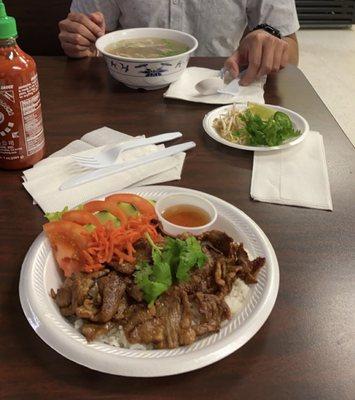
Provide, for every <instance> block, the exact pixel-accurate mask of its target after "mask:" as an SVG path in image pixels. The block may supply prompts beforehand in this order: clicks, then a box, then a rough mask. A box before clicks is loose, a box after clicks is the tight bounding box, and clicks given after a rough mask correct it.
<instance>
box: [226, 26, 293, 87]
mask: <svg viewBox="0 0 355 400" xmlns="http://www.w3.org/2000/svg"><path fill="white" fill-rule="evenodd" d="M288 46H289V44H288V43H287V42H286V41H285V40H282V39H279V38H277V37H275V36H273V35H271V34H270V33H267V32H265V31H264V30H262V29H258V30H256V31H253V32H250V33H248V34H247V35H246V36H245V37H244V38H243V39H242V40H241V42H240V45H239V47H238V49H237V50H236V51H235V52H234V53H233V54H232V55H231V56H230V57H229V58H228V59H227V61H226V62H225V64H224V67H225V69H226V70H228V71H229V72H230V74H231V75H232V76H233V78H236V77H237V76H239V74H240V69H241V67H247V68H246V70H245V72H244V74H243V76H242V78H241V79H240V82H239V83H240V84H241V85H243V86H247V85H249V84H250V83H252V82H253V81H254V80H255V79H258V78H260V77H261V76H263V75H267V74H269V73H270V72H277V71H279V70H280V69H281V68H284V67H285V66H286V65H287V63H288V57H289V48H288Z"/></svg>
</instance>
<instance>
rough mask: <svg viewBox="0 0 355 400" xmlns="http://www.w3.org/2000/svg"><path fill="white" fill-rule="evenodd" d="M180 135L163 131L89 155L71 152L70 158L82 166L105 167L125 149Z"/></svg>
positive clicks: (166, 140) (162, 141) (111, 163)
mask: <svg viewBox="0 0 355 400" xmlns="http://www.w3.org/2000/svg"><path fill="white" fill-rule="evenodd" d="M181 136H182V133H181V132H170V133H163V134H161V135H156V136H152V137H149V138H142V139H135V140H129V141H128V142H123V143H120V144H118V145H117V146H114V147H112V148H111V149H107V150H103V151H101V152H99V153H97V154H95V155H91V156H78V155H75V154H73V155H72V158H73V159H74V160H75V162H76V163H77V164H79V165H81V166H82V167H88V168H92V169H99V168H105V167H108V166H110V165H113V164H115V162H116V160H117V158H118V157H119V155H120V154H121V153H122V152H123V151H125V150H128V149H134V148H136V147H141V146H147V145H149V144H155V143H164V142H168V141H170V140H173V139H177V138H180V137H181Z"/></svg>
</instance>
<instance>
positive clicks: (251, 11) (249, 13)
mask: <svg viewBox="0 0 355 400" xmlns="http://www.w3.org/2000/svg"><path fill="white" fill-rule="evenodd" d="M71 11H73V12H81V13H91V12H94V11H101V12H102V13H103V15H104V16H105V21H106V30H108V31H113V30H116V29H126V28H137V27H160V28H170V29H177V30H180V31H184V32H187V33H190V34H191V35H193V36H195V37H196V38H197V40H198V41H199V47H198V49H197V51H196V52H195V55H201V56H224V57H225V56H229V55H230V54H231V53H232V52H233V51H234V50H235V49H236V47H237V46H238V43H239V41H240V39H241V38H242V36H243V32H244V30H245V28H247V27H248V28H249V29H252V28H253V27H255V26H256V25H258V24H261V23H267V24H269V25H271V26H273V27H274V28H277V29H279V30H280V31H281V34H282V35H283V36H287V35H290V34H292V33H294V32H296V31H297V30H298V29H299V23H298V19H297V13H296V7H295V2H294V0H259V1H257V0H73V1H72V4H71Z"/></svg>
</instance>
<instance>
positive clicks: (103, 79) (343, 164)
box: [0, 57, 355, 400]
mask: <svg viewBox="0 0 355 400" xmlns="http://www.w3.org/2000/svg"><path fill="white" fill-rule="evenodd" d="M36 60H37V64H38V70H39V78H40V87H41V95H42V106H43V114H44V123H45V131H46V140H47V151H48V154H50V153H52V152H53V151H56V150H59V149H60V148H61V147H63V146H64V145H66V144H67V143H69V142H70V141H72V140H73V139H78V138H79V137H80V136H81V135H82V134H84V133H86V132H88V131H91V130H93V129H95V128H99V127H101V126H104V125H106V126H109V127H111V128H114V129H117V130H120V131H123V132H126V133H128V134H133V135H136V134H143V133H146V134H148V135H152V134H157V133H160V132H169V131H175V130H180V131H182V132H183V133H184V139H192V140H194V141H196V143H197V148H196V149H195V150H193V151H190V152H189V153H188V155H187V159H186V162H185V167H184V171H183V175H182V179H181V181H179V182H174V183H172V184H175V185H178V186H185V187H189V188H193V189H197V190H202V191H204V192H208V193H210V194H213V195H215V196H218V197H220V198H222V199H224V200H226V201H228V202H230V203H232V204H234V205H235V206H237V207H239V208H240V209H242V210H243V211H245V212H246V213H247V214H248V215H249V216H250V217H251V218H252V219H254V220H255V221H256V223H257V224H258V225H259V226H260V227H261V228H262V229H263V230H264V232H265V233H266V235H267V236H268V237H269V239H270V241H271V243H272V245H273V246H274V249H275V251H276V254H277V257H278V260H279V265H280V274H281V281H280V290H279V295H278V298H277V301H276V304H275V308H274V310H273V311H272V313H271V315H270V317H269V319H268V320H267V322H266V323H265V324H264V326H263V327H262V328H261V329H260V331H259V332H258V333H257V334H256V335H255V336H254V337H253V338H252V339H251V340H250V341H249V342H248V343H247V344H246V345H244V346H243V347H242V348H241V349H239V350H238V351H237V352H235V353H234V354H232V355H230V356H229V357H227V358H225V359H223V360H222V361H219V362H217V363H215V364H213V365H210V366H208V367H205V368H203V369H201V370H197V371H194V372H190V373H187V374H183V375H178V376H172V377H165V378H156V379H150V378H149V379H148V378H146V379H137V378H124V377H119V376H110V375H105V374H102V373H99V372H95V371H92V370H89V369H87V368H85V367H82V366H80V365H76V364H75V363H73V362H71V361H69V360H67V359H65V358H64V357H62V356H60V355H59V354H57V353H56V352H55V351H54V350H52V349H51V348H49V347H48V346H47V345H46V344H45V343H44V342H42V340H41V339H40V338H39V337H38V336H37V335H36V334H35V332H34V331H33V330H32V329H31V327H30V325H29V324H28V322H27V321H26V319H25V317H24V315H23V313H22V310H21V306H20V303H19V297H18V281H19V275H20V269H21V263H22V261H23V258H24V256H25V254H26V252H27V249H28V248H29V246H30V244H31V243H32V241H33V240H34V239H35V237H36V236H37V235H38V233H39V232H40V231H41V225H42V223H43V222H44V219H43V217H42V212H41V210H40V209H39V208H38V207H36V206H33V205H32V201H31V198H30V196H29V195H28V194H27V192H26V191H25V190H24V189H23V188H22V186H21V173H20V172H6V171H0V187H1V192H0V193H1V194H0V243H1V244H0V249H1V251H0V310H1V311H0V318H1V319H0V321H1V334H0V398H3V399H26V398H27V399H103V398H107V399H108V398H110V399H126V400H129V399H143V398H144V399H182V398H189V399H215V398H219V399H221V400H222V399H234V398H235V399H237V398H238V399H303V400H305V399H307V400H309V399H322V400H326V399H354V396H355V378H354V377H355V319H354V314H355V313H354V309H355V294H354V293H355V289H354V286H355V285H354V284H355V274H354V268H355V250H354V244H355V234H354V229H355V179H354V174H353V172H354V166H355V157H354V156H355V153H354V149H353V147H352V145H351V144H350V142H349V141H348V139H347V138H346V137H345V135H344V133H343V132H342V130H341V129H340V128H339V126H338V124H337V123H336V121H335V120H334V118H333V117H332V115H331V114H330V113H329V111H328V110H327V109H326V107H325V106H324V104H323V103H322V101H321V100H320V99H319V97H318V96H317V94H316V93H315V91H314V90H313V88H312V86H311V85H310V84H309V82H308V81H307V80H306V78H305V77H304V75H303V74H302V72H300V71H299V70H298V69H297V68H294V67H289V68H287V69H285V70H283V71H282V72H281V73H279V74H278V75H275V76H271V77H269V79H268V81H267V84H266V87H265V100H266V102H267V103H271V104H278V105H281V106H285V107H287V108H290V109H292V110H295V111H296V112H298V113H300V114H302V115H303V116H304V117H305V118H306V119H307V120H308V121H309V123H310V126H311V129H313V130H318V131H319V132H321V134H322V135H323V137H324V143H325V150H326V157H327V164H328V171H329V177H330V186H331V191H332V198H333V202H334V211H333V212H326V211H320V210H314V209H305V208H296V207H287V206H280V205H273V204H267V203H259V202H255V201H252V200H251V199H250V196H249V189H250V179H251V171H252V158H253V155H252V153H250V152H246V151H245V152H243V151H239V150H236V149H231V148H227V147H225V146H223V145H221V144H218V143H216V142H214V141H213V140H212V139H210V138H209V137H208V136H207V135H206V134H204V131H203V129H202V125H201V121H202V118H203V116H204V114H205V113H206V112H208V111H209V110H211V109H212V108H214V106H211V105H206V104H195V103H187V102H183V101H177V100H168V99H164V98H163V97H162V93H163V91H161V90H159V91H153V92H137V91H134V90H131V89H128V88H126V87H124V86H122V85H121V84H119V83H117V82H115V81H113V79H111V78H110V77H109V76H108V74H107V72H106V68H105V65H104V62H103V60H102V59H93V60H80V61H68V60H67V59H66V58H64V57H38V58H37V59H36ZM221 63H222V59H218V58H216V59H207V58H196V59H193V60H192V62H191V64H193V65H199V66H205V67H211V68H216V69H217V68H219V67H220V66H221Z"/></svg>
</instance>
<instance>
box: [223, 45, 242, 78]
mask: <svg viewBox="0 0 355 400" xmlns="http://www.w3.org/2000/svg"><path fill="white" fill-rule="evenodd" d="M239 58H240V53H239V50H237V51H235V52H234V53H233V54H232V55H231V56H230V57H229V58H227V61H226V62H225V63H224V68H225V69H227V70H228V71H229V73H230V74H231V75H232V77H233V78H237V76H238V75H239V72H240V71H239Z"/></svg>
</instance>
